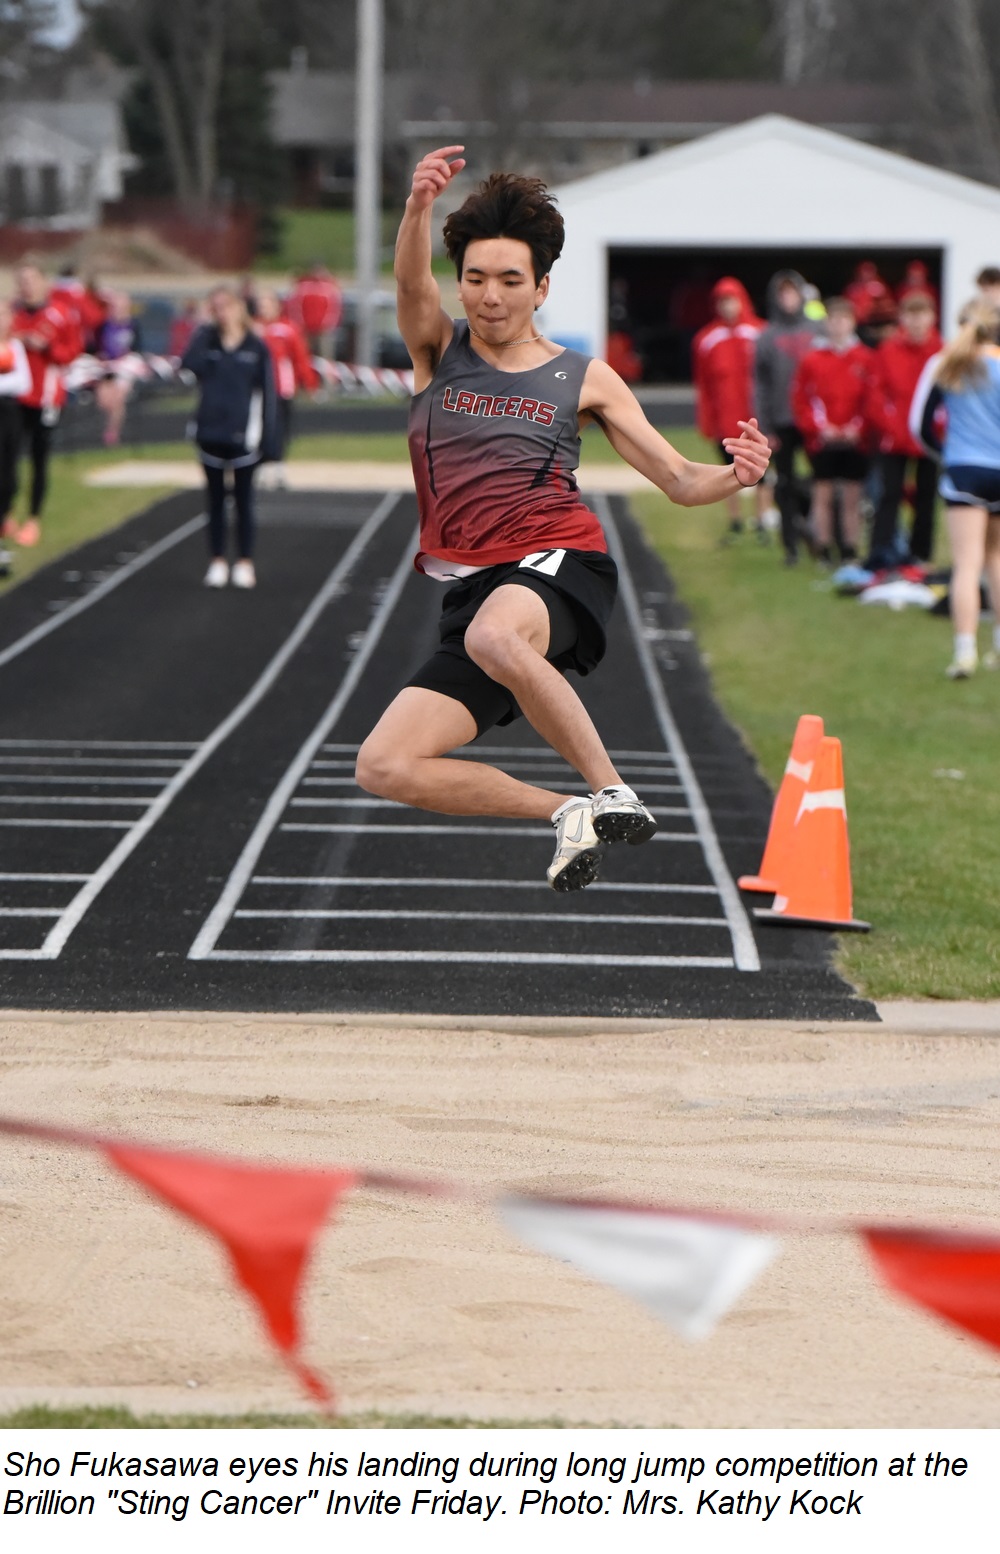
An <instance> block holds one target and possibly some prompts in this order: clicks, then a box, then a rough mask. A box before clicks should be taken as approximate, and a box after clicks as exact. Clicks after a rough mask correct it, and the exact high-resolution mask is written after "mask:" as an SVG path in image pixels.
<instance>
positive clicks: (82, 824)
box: [0, 815, 132, 879]
mask: <svg viewBox="0 0 1000 1554" xmlns="http://www.w3.org/2000/svg"><path fill="white" fill-rule="evenodd" d="M0 826H53V827H55V826H62V827H63V828H64V829H65V830H69V831H85V830H87V829H88V828H93V829H94V830H101V831H128V830H129V829H130V828H131V826H132V821H131V820H54V819H50V818H48V817H46V818H45V819H44V820H42V819H38V818H37V817H36V816H34V815H17V816H14V815H11V816H6V815H5V816H4V817H3V818H2V819H0ZM87 877H88V879H89V878H90V876H89V875H88V876H87Z"/></svg>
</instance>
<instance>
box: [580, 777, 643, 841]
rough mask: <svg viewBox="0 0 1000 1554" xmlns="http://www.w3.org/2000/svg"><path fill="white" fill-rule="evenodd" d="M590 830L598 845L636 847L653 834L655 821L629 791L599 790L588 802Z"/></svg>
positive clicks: (621, 788) (628, 789) (625, 789)
mask: <svg viewBox="0 0 1000 1554" xmlns="http://www.w3.org/2000/svg"><path fill="white" fill-rule="evenodd" d="M591 804H592V805H593V815H594V830H595V831H596V832H597V835H598V836H599V837H600V839H601V841H602V842H628V843H629V844H630V845H631V846H632V847H638V845H639V843H640V842H648V841H649V839H650V837H652V836H655V835H656V829H657V827H656V821H655V820H654V819H653V817H652V815H651V814H650V813H649V810H648V809H647V808H646V806H645V804H640V803H639V800H638V799H637V798H636V796H635V794H634V793H633V792H632V789H631V788H627V787H626V786H625V785H624V783H623V784H622V785H621V786H620V787H611V788H602V789H601V791H600V793H595V794H594V795H593V797H592V799H591Z"/></svg>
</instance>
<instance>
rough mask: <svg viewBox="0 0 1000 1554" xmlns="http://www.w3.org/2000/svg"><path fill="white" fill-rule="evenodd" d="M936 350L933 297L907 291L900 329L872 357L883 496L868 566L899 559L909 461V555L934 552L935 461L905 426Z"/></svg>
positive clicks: (871, 398) (874, 430) (871, 402)
mask: <svg viewBox="0 0 1000 1554" xmlns="http://www.w3.org/2000/svg"><path fill="white" fill-rule="evenodd" d="M940 349H941V336H940V335H939V334H938V331H937V327H936V323H935V307H934V298H933V297H932V296H931V295H930V293H929V292H921V291H911V292H908V293H907V294H906V296H905V297H904V298H903V301H902V302H901V303H900V306H899V328H898V329H897V330H896V332H895V333H894V334H893V335H891V336H890V338H889V339H888V340H883V342H882V344H881V345H880V346H879V348H878V350H877V351H876V352H875V353H874V355H873V358H872V368H871V377H870V379H869V391H868V423H869V427H870V430H871V434H872V441H873V443H874V445H875V449H876V452H877V455H878V470H879V475H880V477H881V486H882V495H881V498H880V500H879V504H878V507H877V508H876V510H875V516H874V518H873V520H872V535H871V546H870V551H869V556H868V561H867V565H868V566H869V567H871V568H872V569H873V570H877V569H878V568H879V567H886V566H893V565H895V564H897V563H898V562H900V561H901V560H902V559H904V558H903V557H902V556H901V554H900V548H899V546H898V544H897V540H896V531H897V528H898V524H899V505H900V502H901V501H902V497H903V488H904V485H905V482H906V474H907V467H908V466H910V465H911V464H912V467H913V472H914V479H915V487H916V492H915V496H914V499H913V527H912V529H911V531H910V537H909V558H910V559H911V560H913V561H930V559H931V556H932V555H933V553H934V508H935V501H936V496H937V462H936V460H934V459H931V458H928V457H927V453H926V450H925V449H924V448H923V447H921V445H920V443H918V442H917V441H916V439H915V438H914V436H913V434H912V433H911V431H910V427H909V415H910V405H911V404H912V402H913V394H914V391H915V389H916V387H917V383H918V382H919V380H920V374H921V373H922V372H923V369H924V363H925V362H926V361H927V359H928V357H931V356H935V355H936V354H937V352H938V351H940Z"/></svg>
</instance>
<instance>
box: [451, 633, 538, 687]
mask: <svg viewBox="0 0 1000 1554" xmlns="http://www.w3.org/2000/svg"><path fill="white" fill-rule="evenodd" d="M526 649H527V650H528V651H529V652H530V651H531V647H530V644H529V643H527V642H525V640H524V638H523V637H520V636H518V634H517V632H516V631H511V629H510V628H509V627H508V626H499V625H493V624H492V623H491V622H487V621H473V622H472V624H471V626H469V628H468V630H467V631H466V633H465V651H466V652H467V653H468V655H469V657H470V658H471V659H472V662H473V663H474V664H477V665H478V667H479V668H480V669H482V670H483V672H484V674H488V675H489V676H490V679H491V680H502V679H503V677H504V675H506V674H508V673H510V672H511V671H515V670H516V667H517V664H518V662H519V661H521V660H522V659H523V656H524V653H525V650H526Z"/></svg>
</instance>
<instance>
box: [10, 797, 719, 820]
mask: <svg viewBox="0 0 1000 1554" xmlns="http://www.w3.org/2000/svg"><path fill="white" fill-rule="evenodd" d="M0 797H2V795H0ZM16 801H17V800H16V795H15V796H14V798H13V799H12V802H16ZM39 802H44V801H42V800H40V801H39ZM53 802H54V801H53ZM65 802H67V803H72V802H73V800H72V799H68V800H66V801H65ZM82 802H83V801H82V800H81V803H82ZM97 802H100V801H99V800H98V801H97ZM136 802H137V803H140V804H141V803H145V800H143V799H138V800H136ZM412 807H413V806H412V805H410V804H400V803H399V802H398V801H397V800H396V799H346V798H339V797H338V798H332V799H324V798H317V799H312V798H306V799H292V800H291V801H290V803H289V808H290V809H295V808H299V809H409V810H412ZM650 812H651V813H652V814H654V815H666V816H670V815H690V813H691V811H690V810H689V809H688V808H687V806H686V805H685V806H683V807H681V808H679V809H663V808H662V807H657V806H656V805H652V806H651V807H650Z"/></svg>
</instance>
